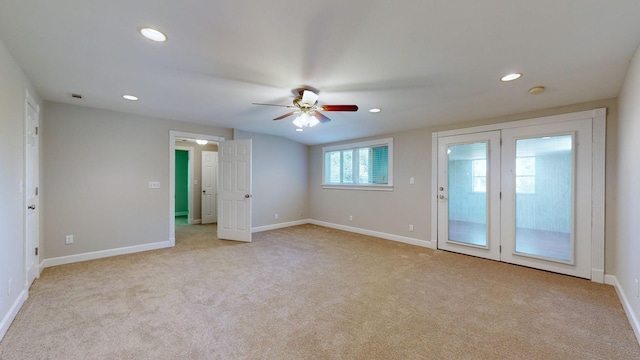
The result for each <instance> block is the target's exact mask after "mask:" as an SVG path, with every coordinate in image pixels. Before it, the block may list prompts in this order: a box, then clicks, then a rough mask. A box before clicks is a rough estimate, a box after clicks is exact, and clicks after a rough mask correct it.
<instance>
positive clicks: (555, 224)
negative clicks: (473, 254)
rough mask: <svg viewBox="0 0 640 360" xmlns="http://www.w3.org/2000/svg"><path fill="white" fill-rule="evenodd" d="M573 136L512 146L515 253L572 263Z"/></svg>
mask: <svg viewBox="0 0 640 360" xmlns="http://www.w3.org/2000/svg"><path fill="white" fill-rule="evenodd" d="M572 197H573V136H572V135H560V136H545V137H538V138H530V139H519V140H516V163H515V199H516V204H515V215H516V216H515V217H516V223H515V227H516V232H515V237H516V238H515V243H516V244H515V250H516V253H517V254H520V255H528V256H533V257H541V258H546V259H550V260H554V261H562V262H572V261H573V251H572V250H573V241H572V228H573V221H572V203H573V201H572Z"/></svg>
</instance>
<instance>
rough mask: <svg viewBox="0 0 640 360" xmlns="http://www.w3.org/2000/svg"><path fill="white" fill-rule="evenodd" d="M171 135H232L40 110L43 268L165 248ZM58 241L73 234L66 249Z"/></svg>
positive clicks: (95, 113) (84, 111)
mask: <svg viewBox="0 0 640 360" xmlns="http://www.w3.org/2000/svg"><path fill="white" fill-rule="evenodd" d="M170 130H176V131H184V132H192V133H199V134H207V135H215V136H223V137H225V138H226V139H230V138H231V136H232V130H231V129H224V128H216V127H211V126H205V125H196V124H189V123H184V122H179V121H172V120H166V119H157V118H149V117H144V116H139V115H132V114H125V113H120V112H115V111H108V110H100V109H93V108H88V107H81V106H75V105H69V104H62V103H54V102H46V103H45V116H44V121H43V131H42V147H43V153H44V155H43V163H44V166H43V175H42V178H43V187H44V189H43V190H44V191H43V200H44V201H43V202H44V204H43V206H44V210H43V211H44V214H45V221H44V227H43V232H44V234H45V235H44V239H43V244H42V245H43V253H42V254H43V258H44V259H45V265H51V264H56V263H64V262H67V261H61V260H60V259H61V258H62V259H70V260H76V261H77V260H79V259H82V257H78V256H79V255H82V254H87V253H90V252H96V251H108V250H113V249H120V248H127V247H132V246H133V247H144V246H147V245H149V244H155V243H161V242H168V241H169V239H170V234H169V210H170V209H169V131H170ZM149 181H159V182H160V183H161V187H160V189H149V188H148V183H149ZM65 235H74V244H73V245H65V242H64V240H65ZM74 256H75V257H74ZM65 257H70V258H65ZM52 259H54V260H52Z"/></svg>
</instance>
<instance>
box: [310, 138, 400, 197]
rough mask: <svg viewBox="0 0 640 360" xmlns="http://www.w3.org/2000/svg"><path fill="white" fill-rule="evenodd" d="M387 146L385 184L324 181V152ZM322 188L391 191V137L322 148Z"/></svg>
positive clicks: (325, 168)
mask: <svg viewBox="0 0 640 360" xmlns="http://www.w3.org/2000/svg"><path fill="white" fill-rule="evenodd" d="M376 146H387V171H388V174H387V183H386V184H360V183H354V184H332V183H327V182H326V175H327V174H326V170H327V167H326V163H325V161H326V158H327V156H326V154H327V153H328V152H332V151H342V150H350V149H353V150H354V153H355V150H356V149H359V148H365V147H376ZM322 188H323V189H349V190H379V191H393V138H392V137H390V138H384V139H376V140H368V141H360V142H356V143H346V144H339V145H332V146H325V147H323V148H322Z"/></svg>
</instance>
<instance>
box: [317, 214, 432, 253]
mask: <svg viewBox="0 0 640 360" xmlns="http://www.w3.org/2000/svg"><path fill="white" fill-rule="evenodd" d="M308 223H309V224H314V225H318V226H324V227H328V228H332V229H338V230H344V231H349V232H352V233H356V234H362V235H368V236H374V237H379V238H382V239H386V240H391V241H397V242H401V243H405V244H409V245H416V246H421V247H426V248H429V249H436V246H435V244H434V243H433V242H431V241H427V240H420V239H414V238H410V237H406V236H400V235H394V234H387V233H383V232H378V231H373V230H367V229H362V228H357V227H353V226H345V225H340V224H334V223H329V222H324V221H319V220H313V219H309V220H308Z"/></svg>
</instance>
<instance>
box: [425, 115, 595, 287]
mask: <svg viewBox="0 0 640 360" xmlns="http://www.w3.org/2000/svg"><path fill="white" fill-rule="evenodd" d="M437 141H438V169H437V170H438V177H437V182H438V184H437V194H436V196H437V211H438V214H437V216H438V231H437V235H438V248H440V249H444V250H450V251H455V252H459V253H463V254H468V255H474V256H480V257H484V258H488V259H493V260H499V261H504V262H508V263H513V264H518V265H524V266H529V267H534V268H538V269H543V270H549V271H553V272H558V273H562V274H568V275H573V276H578V277H584V278H591V241H592V236H591V235H592V234H591V229H592V223H591V221H592V217H591V213H592V208H591V204H592V201H591V199H592V176H591V174H592V170H593V169H592V123H591V119H585V120H575V121H566V122H559V123H550V124H543V125H529V126H520V127H511V128H506V129H500V130H494V131H486V132H478V133H470V134H461V135H451V136H442V137H438V140H437Z"/></svg>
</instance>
